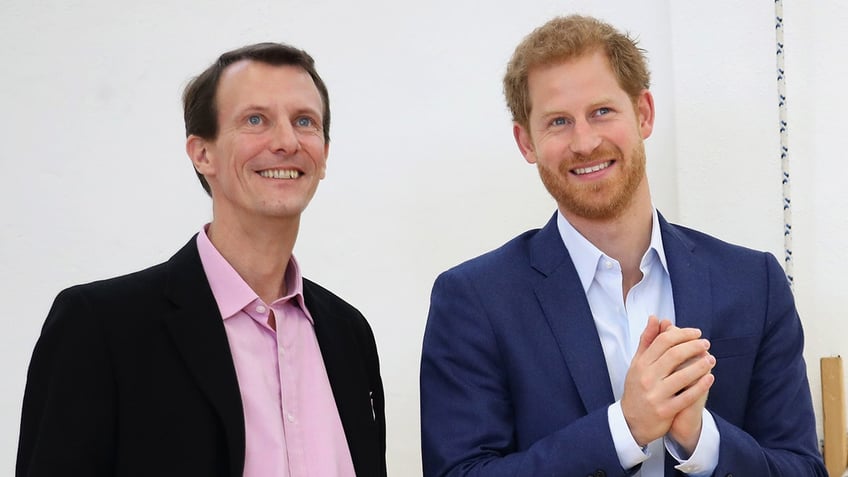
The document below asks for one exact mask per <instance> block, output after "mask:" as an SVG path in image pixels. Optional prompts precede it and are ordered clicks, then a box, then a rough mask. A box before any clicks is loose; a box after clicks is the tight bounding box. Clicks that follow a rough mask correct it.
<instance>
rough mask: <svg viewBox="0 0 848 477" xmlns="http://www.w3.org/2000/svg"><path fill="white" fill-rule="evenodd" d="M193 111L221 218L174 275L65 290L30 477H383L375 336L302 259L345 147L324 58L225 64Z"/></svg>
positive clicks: (203, 171) (256, 54) (34, 404)
mask: <svg viewBox="0 0 848 477" xmlns="http://www.w3.org/2000/svg"><path fill="white" fill-rule="evenodd" d="M183 102H184V110H185V123H186V136H187V139H186V151H187V153H188V155H189V157H190V159H191V161H192V163H193V166H194V168H195V170H196V171H197V174H198V177H200V180H201V183H202V184H203V187H204V189H205V190H206V191H207V192H208V193H209V194H210V195H211V197H212V209H213V219H212V222H211V223H209V224H208V225H206V226H205V227H203V228H202V230H201V231H200V232H199V233H198V234H197V235H196V236H195V237H193V238H192V239H191V240H190V241H189V242H188V244H186V245H185V246H184V247H183V248H182V249H181V250H180V251H178V252H177V253H176V254H175V255H174V256H173V257H172V258H171V259H170V260H168V261H167V262H165V263H162V264H159V265H156V266H154V267H152V268H149V269H146V270H142V271H140V272H136V273H133V274H130V275H126V276H122V277H118V278H113V279H109V280H104V281H99V282H94V283H89V284H86V285H79V286H76V287H72V288H69V289H67V290H64V291H63V292H61V293H60V294H59V296H58V297H57V298H56V300H55V302H54V304H53V307H52V309H51V311H50V313H49V315H48V317H47V320H46V322H45V324H44V328H43V330H42V334H41V337H40V338H39V340H38V343H37V344H36V347H35V351H34V352H33V358H32V362H31V364H30V368H29V374H28V378H27V388H26V393H25V396H24V405H23V413H22V420H21V434H20V442H19V447H18V462H17V472H16V475H17V476H19V477H23V476H55V475H74V476H76V475H79V476H86V477H96V476H171V475H173V476H186V475H197V476H204V477H206V476H222V477H223V476H228V477H236V476H242V475H243V476H245V477H267V476H291V477H298V476H306V475H319V476H322V477H324V476H339V477H341V476H348V477H352V476H354V475H358V476H368V477H371V476H385V475H386V461H385V447H386V436H385V414H384V401H383V387H382V381H381V378H380V370H379V363H378V357H377V348H376V344H375V340H374V336H373V334H372V332H371V329H370V327H369V325H368V323H367V322H366V321H365V318H364V317H363V316H362V315H361V314H360V313H359V312H358V311H357V310H356V309H355V308H353V307H352V306H350V305H349V304H347V303H346V302H344V301H343V300H342V299H340V298H339V297H337V296H335V295H334V294H332V293H331V292H329V291H328V290H326V289H324V288H322V287H321V286H319V285H317V284H315V283H313V282H311V281H309V280H307V279H306V278H303V277H302V275H301V271H300V268H299V266H298V263H297V261H296V260H295V258H294V256H293V255H292V250H293V247H294V244H295V240H296V238H297V233H298V227H299V223H300V216H301V214H302V212H303V211H304V209H305V208H306V206H307V205H308V204H309V202H310V200H311V198H312V196H313V194H314V193H315V191H316V189H317V187H318V183H319V181H320V180H321V179H322V178H323V177H324V171H325V167H326V160H327V153H328V151H329V127H330V110H329V98H328V95H327V88H326V86H325V85H324V82H323V81H322V80H321V78H320V77H319V76H318V73H317V72H316V70H315V66H314V62H313V60H312V58H311V57H310V56H309V55H308V54H307V53H306V52H304V51H302V50H299V49H297V48H293V47H291V46H288V45H282V44H274V43H262V44H257V45H251V46H247V47H244V48H241V49H238V50H234V51H231V52H228V53H225V54H224V55H222V56H221V57H220V58H219V59H218V61H217V62H216V63H214V64H213V65H212V66H210V67H209V68H208V69H207V70H206V71H204V72H203V73H201V74H200V75H199V76H198V77H197V78H195V79H194V80H193V81H192V82H191V83H190V84H189V85H188V87H187V88H186V90H185V93H184V96H183Z"/></svg>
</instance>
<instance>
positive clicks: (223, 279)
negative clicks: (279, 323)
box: [197, 224, 314, 324]
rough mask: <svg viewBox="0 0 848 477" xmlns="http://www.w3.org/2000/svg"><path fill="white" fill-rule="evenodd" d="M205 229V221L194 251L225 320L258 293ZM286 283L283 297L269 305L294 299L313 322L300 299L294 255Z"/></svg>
mask: <svg viewBox="0 0 848 477" xmlns="http://www.w3.org/2000/svg"><path fill="white" fill-rule="evenodd" d="M208 228H209V224H206V225H205V226H204V227H203V228H202V229H201V230H200V232H199V233H198V234H197V251H198V253H199V254H200V262H201V263H202V264H203V271H204V273H206V279H207V280H208V281H209V288H211V289H212V295H213V296H214V297H215V302H216V303H217V304H218V310H219V311H220V312H221V317H222V318H224V319H225V320H226V319H227V318H229V317H231V316H233V315H235V314H236V313H238V312H239V311H241V310H243V309H244V308H245V307H247V306H248V305H250V304H251V303H253V302H254V301H257V300H259V295H257V294H256V292H255V291H253V289H252V288H250V285H248V284H247V282H245V281H244V279H243V278H242V277H241V275H239V273H238V272H237V271H236V270H235V269H234V268H233V266H232V265H230V262H228V261H227V259H225V258H224V256H223V255H221V253H220V252H219V251H218V249H216V248H215V246H214V245H213V244H212V241H210V240H209V236H208V235H206V230H207V229H208ZM285 283H286V286H287V287H288V290H287V291H288V293H287V294H286V296H284V297H282V298H280V299H278V300H275V301H274V303H271V304H270V305H272V306H273V305H274V304H277V303H282V302H285V301H288V300H291V299H294V300H295V302H296V303H297V305H298V306H299V307H300V309H301V310H303V313H304V314H305V315H306V317H307V318H308V319H309V321H310V322H312V323H313V324H314V322H313V320H312V316H311V315H310V314H309V311H308V310H307V309H306V304H305V303H304V300H303V276H302V275H301V273H300V266H299V265H298V264H297V260H296V259H295V258H294V255H292V256H291V258H290V259H289V264H288V266H287V267H286V277H285Z"/></svg>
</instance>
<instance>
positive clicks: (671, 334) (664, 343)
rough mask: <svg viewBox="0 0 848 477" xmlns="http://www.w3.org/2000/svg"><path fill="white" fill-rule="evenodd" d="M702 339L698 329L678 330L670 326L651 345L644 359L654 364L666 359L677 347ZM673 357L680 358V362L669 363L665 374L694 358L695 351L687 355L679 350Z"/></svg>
mask: <svg viewBox="0 0 848 477" xmlns="http://www.w3.org/2000/svg"><path fill="white" fill-rule="evenodd" d="M700 337H701V330H699V329H697V328H677V327H675V326H670V327H668V328H667V329H666V331H664V332H663V333H660V334H659V336H657V337H656V338H655V339H654V341H653V342H652V343H651V345H650V346H649V347H648V348H647V349H646V350H645V352H644V359H645V361H646V362H647V363H649V364H651V363H654V362H656V361H658V360H659V359H660V358H662V357H664V356H665V355H666V353H667V352H668V351H669V350H672V349H674V348H675V347H676V346H678V345H680V344H683V343H687V342H692V341H695V342H697V340H698V338H700ZM640 345H641V343H640ZM671 356H672V358H673V357H679V360H678V361H677V362H676V363H675V362H670V363H669V362H667V363H666V370H665V371H666V372H665V374H668V373H670V372H671V370H672V369H674V368H676V367H677V366H679V365H680V364H681V363H683V362H684V361H685V360H687V359H689V358H691V357H692V356H694V351H693V352H692V353H690V354H685V350H683V351H680V350H678V351H675V352H674V353H672V355H671ZM666 361H668V360H666Z"/></svg>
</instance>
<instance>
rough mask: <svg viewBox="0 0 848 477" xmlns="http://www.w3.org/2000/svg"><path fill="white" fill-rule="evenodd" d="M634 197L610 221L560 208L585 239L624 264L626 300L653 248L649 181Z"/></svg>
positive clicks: (622, 269) (622, 270)
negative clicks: (643, 261) (591, 217)
mask: <svg viewBox="0 0 848 477" xmlns="http://www.w3.org/2000/svg"><path fill="white" fill-rule="evenodd" d="M643 185H644V187H641V186H640V190H639V191H638V192H637V193H636V194H635V195H634V197H633V201H632V202H631V203H630V205H629V206H628V207H627V208H626V209H625V210H624V211H623V212H622V213H620V214H618V215H617V216H615V217H612V218H609V219H590V218H585V217H579V216H575V215H574V214H572V213H570V212H568V211H563V210H561V209H560V211H561V213H562V214H563V216H565V218H566V219H568V222H569V223H571V225H572V226H573V227H574V228H575V229H577V231H578V232H580V234H581V235H583V236H584V237H585V238H586V240H588V241H589V242H591V243H592V245H594V246H595V247H598V249H599V250H600V251H602V252H603V253H604V254H606V255H607V256H609V257H611V258H614V259H615V260H616V261H618V263H619V264H620V265H621V274H622V291H623V294H624V297H625V298H626V297H627V292H628V291H630V288H632V287H633V285H635V284H637V283H639V281H640V280H641V279H642V271H641V269H640V267H639V266H640V265H641V263H642V257H643V256H644V255H645V252H646V251H647V250H648V247H649V246H650V245H651V224H652V220H653V206H652V205H651V198H650V193H649V192H648V190H647V182H643Z"/></svg>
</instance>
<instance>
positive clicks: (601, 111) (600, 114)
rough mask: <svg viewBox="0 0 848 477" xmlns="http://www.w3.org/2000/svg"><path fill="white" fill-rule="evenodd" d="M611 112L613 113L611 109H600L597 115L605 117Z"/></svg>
mask: <svg viewBox="0 0 848 477" xmlns="http://www.w3.org/2000/svg"><path fill="white" fill-rule="evenodd" d="M611 112H612V110H611V109H610V108H598V111H597V112H596V114H597V115H598V116H603V115H605V114H609V113H611Z"/></svg>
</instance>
